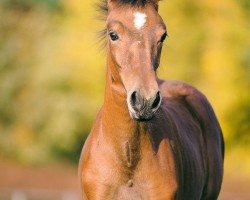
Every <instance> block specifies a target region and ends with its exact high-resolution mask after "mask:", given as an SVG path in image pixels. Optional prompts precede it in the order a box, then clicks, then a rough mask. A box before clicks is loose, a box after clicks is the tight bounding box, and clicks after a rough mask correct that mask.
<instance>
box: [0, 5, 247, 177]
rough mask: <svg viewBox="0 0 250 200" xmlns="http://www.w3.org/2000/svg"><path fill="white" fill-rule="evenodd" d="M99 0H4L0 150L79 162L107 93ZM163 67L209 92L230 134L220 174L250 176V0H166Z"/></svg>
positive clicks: (37, 160)
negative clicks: (167, 35) (224, 172)
mask: <svg viewBox="0 0 250 200" xmlns="http://www.w3.org/2000/svg"><path fill="white" fill-rule="evenodd" d="M96 2H98V0H95V1H93V0H1V1H0V157H1V158H2V159H10V160H15V161H17V162H19V163H22V164H24V165H26V166H30V165H32V166H34V165H35V166H37V165H47V164H49V163H54V162H67V163H72V164H73V165H76V164H77V162H78V159H79V155H80V151H81V148H82V144H83V141H84V139H85V138H86V137H87V134H88V133H89V131H90V128H91V125H92V122H93V120H94V118H95V116H96V114H97V111H98V109H99V108H100V106H101V104H102V102H103V95H104V86H105V70H106V66H105V49H101V43H100V41H99V38H98V37H97V35H98V34H97V33H98V31H100V30H101V29H102V28H103V27H104V24H105V23H104V22H103V21H99V20H97V18H98V16H99V14H98V12H96V9H95V6H94V4H95V3H96ZM159 12H160V13H161V15H162V17H163V19H164V20H165V22H166V24H167V27H168V32H169V35H170V36H169V38H168V39H167V41H166V43H165V47H164V50H163V54H162V59H161V67H160V69H159V76H160V77H162V78H165V79H178V80H182V81H186V82H189V83H191V84H193V85H194V86H196V87H197V88H198V89H200V90H201V91H202V92H203V93H205V94H206V96H207V97H208V99H209V100H210V102H211V103H212V105H213V107H214V109H215V112H216V114H217V117H218V119H219V121H220V123H221V126H222V129H223V132H224V137H225V141H226V162H225V163H226V164H225V170H226V173H237V175H241V176H244V177H250V39H249V38H250V37H249V35H250V20H249V19H250V1H249V0H220V1H210V0H202V1H201V0H198V1H188V0H165V1H162V2H160V11H159Z"/></svg>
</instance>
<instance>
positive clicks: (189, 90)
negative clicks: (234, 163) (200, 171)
mask: <svg viewBox="0 0 250 200" xmlns="http://www.w3.org/2000/svg"><path fill="white" fill-rule="evenodd" d="M159 85H160V90H161V93H162V96H163V98H164V97H167V98H171V97H173V98H176V97H177V98H178V97H180V98H183V99H184V100H185V102H186V105H187V106H188V109H189V111H190V112H191V114H192V115H193V116H194V117H195V118H196V119H197V120H198V122H199V124H200V127H201V129H202V135H203V139H204V142H205V144H206V145H205V152H206V158H205V159H206V163H207V172H206V173H207V181H206V185H205V187H204V190H203V196H202V199H216V198H217V197H218V195H219V192H220V188H221V183H222V176H223V160H224V140H223V135H222V130H221V127H220V124H219V122H218V120H217V117H216V115H215V113H214V110H213V108H212V106H211V104H210V103H209V101H208V100H207V98H206V97H205V95H204V94H202V93H201V92H200V91H199V90H197V89H196V88H194V87H193V86H191V85H189V84H187V83H184V82H179V81H161V80H159Z"/></svg>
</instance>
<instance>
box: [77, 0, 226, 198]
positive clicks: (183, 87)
mask: <svg viewBox="0 0 250 200" xmlns="http://www.w3.org/2000/svg"><path fill="white" fill-rule="evenodd" d="M158 6H159V2H158V0H106V1H104V4H102V6H101V7H102V9H103V11H106V29H105V35H106V36H105V37H106V41H107V42H106V48H107V73H106V86H105V96H104V103H103V105H102V107H101V109H100V111H99V113H98V115H97V118H96V120H95V122H94V125H93V127H92V130H91V132H90V134H89V135H88V138H87V140H86V141H85V143H84V147H83V149H82V153H81V158H80V161H79V177H80V182H81V190H82V198H83V199H84V200H113V199H114V200H116V199H119V200H137V199H138V200H139V199H141V200H172V199H177V200H215V199H217V198H218V195H219V192H220V189H221V184H222V178H223V160H224V140H223V135H222V130H221V127H220V125H219V122H218V120H217V118H216V115H215V113H214V111H213V108H212V106H211V105H210V103H209V101H208V100H207V98H206V97H205V96H204V94H202V93H201V92H200V91H199V90H198V89H196V88H195V87H193V86H191V85H189V84H188V83H184V82H181V81H174V80H168V81H164V80H161V79H160V78H158V76H157V74H156V71H157V68H158V67H159V64H160V57H161V50H162V47H163V43H164V40H165V39H166V38H167V36H168V33H167V29H166V25H165V23H164V22H163V19H162V18H161V16H160V15H159V13H158Z"/></svg>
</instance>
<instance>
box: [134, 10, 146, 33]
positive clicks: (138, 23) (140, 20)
mask: <svg viewBox="0 0 250 200" xmlns="http://www.w3.org/2000/svg"><path fill="white" fill-rule="evenodd" d="M134 16H135V19H134V24H135V28H137V29H141V28H142V27H143V26H144V24H145V23H146V21H147V20H146V18H147V15H145V14H144V13H140V12H136V13H134Z"/></svg>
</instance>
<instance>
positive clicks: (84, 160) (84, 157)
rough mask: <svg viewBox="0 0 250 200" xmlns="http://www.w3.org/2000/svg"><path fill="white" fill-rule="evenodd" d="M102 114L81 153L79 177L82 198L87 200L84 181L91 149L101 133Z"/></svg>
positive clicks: (97, 118) (99, 115) (98, 117)
mask: <svg viewBox="0 0 250 200" xmlns="http://www.w3.org/2000/svg"><path fill="white" fill-rule="evenodd" d="M101 113H102V109H100V111H99V113H98V115H97V117H96V120H95V122H94V124H93V127H92V129H91V131H90V133H89V135H88V137H87V139H86V140H85V141H84V145H83V148H82V151H81V155H80V160H79V167H78V177H79V182H80V187H81V190H82V198H83V199H84V200H85V199H87V197H86V194H85V192H84V187H83V182H84V179H86V176H84V175H86V174H87V173H85V171H86V170H88V162H89V158H90V154H91V149H92V148H93V145H94V142H95V140H94V138H95V137H96V135H97V134H98V132H99V129H100V124H101V123H100V120H101Z"/></svg>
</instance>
